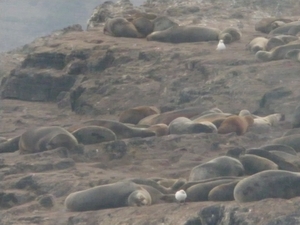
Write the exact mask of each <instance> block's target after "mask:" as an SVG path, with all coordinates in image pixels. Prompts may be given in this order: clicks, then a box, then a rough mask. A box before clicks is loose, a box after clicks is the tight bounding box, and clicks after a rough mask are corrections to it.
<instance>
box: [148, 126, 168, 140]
mask: <svg viewBox="0 0 300 225" xmlns="http://www.w3.org/2000/svg"><path fill="white" fill-rule="evenodd" d="M148 129H149V130H151V131H153V132H155V134H156V136H157V137H161V136H165V135H168V134H169V126H168V125H166V124H164V123H159V124H155V125H151V126H150V127H149V128H148Z"/></svg>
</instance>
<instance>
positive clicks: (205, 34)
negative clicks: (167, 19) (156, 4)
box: [147, 26, 219, 43]
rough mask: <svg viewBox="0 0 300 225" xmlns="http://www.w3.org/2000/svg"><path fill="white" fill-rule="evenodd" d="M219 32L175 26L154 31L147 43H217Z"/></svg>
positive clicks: (204, 28) (205, 28)
mask: <svg viewBox="0 0 300 225" xmlns="http://www.w3.org/2000/svg"><path fill="white" fill-rule="evenodd" d="M218 35H219V30H217V29H213V28H208V27H188V26H175V27H171V28H169V29H167V30H163V31H155V32H153V33H151V34H149V35H148V36H147V40H148V41H160V42H169V43H185V42H202V41H218V40H219V38H218Z"/></svg>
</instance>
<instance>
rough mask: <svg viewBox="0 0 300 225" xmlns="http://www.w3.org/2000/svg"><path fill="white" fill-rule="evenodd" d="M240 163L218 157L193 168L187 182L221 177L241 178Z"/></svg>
mask: <svg viewBox="0 0 300 225" xmlns="http://www.w3.org/2000/svg"><path fill="white" fill-rule="evenodd" d="M243 174H244V168H243V165H242V163H241V162H240V161H239V160H237V159H235V158H232V157H229V156H220V157H217V158H215V159H212V160H210V161H208V162H206V163H202V164H200V165H198V166H195V167H194V168H193V169H192V170H191V172H190V176H189V181H199V180H205V179H208V178H214V177H222V176H242V175H243Z"/></svg>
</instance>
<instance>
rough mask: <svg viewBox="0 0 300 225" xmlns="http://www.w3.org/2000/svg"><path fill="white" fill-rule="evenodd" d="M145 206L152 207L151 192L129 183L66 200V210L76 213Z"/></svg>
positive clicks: (91, 190)
mask: <svg viewBox="0 0 300 225" xmlns="http://www.w3.org/2000/svg"><path fill="white" fill-rule="evenodd" d="M143 205H151V196H150V194H149V192H148V191H146V190H145V189H144V188H142V187H141V186H139V185H137V184H135V183H133V182H128V181H127V182H126V181H122V182H117V183H113V184H106V185H101V186H97V187H93V188H89V189H87V190H83V191H78V192H74V193H71V194H70V195H68V197H67V198H66V200H65V206H66V208H67V209H68V210H70V211H75V212H82V211H90V210H99V209H107V208H117V207H124V206H143Z"/></svg>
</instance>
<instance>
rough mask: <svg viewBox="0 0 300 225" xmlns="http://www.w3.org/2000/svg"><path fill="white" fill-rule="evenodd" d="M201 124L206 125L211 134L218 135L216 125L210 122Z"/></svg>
mask: <svg viewBox="0 0 300 225" xmlns="http://www.w3.org/2000/svg"><path fill="white" fill-rule="evenodd" d="M199 124H202V125H205V126H207V127H208V128H209V129H210V132H209V133H218V128H217V126H216V125H215V124H213V123H212V122H209V121H203V122H199Z"/></svg>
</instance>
